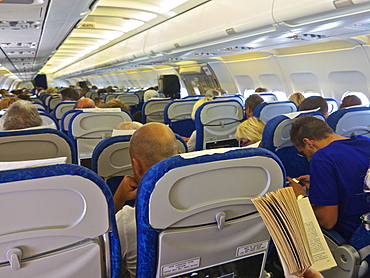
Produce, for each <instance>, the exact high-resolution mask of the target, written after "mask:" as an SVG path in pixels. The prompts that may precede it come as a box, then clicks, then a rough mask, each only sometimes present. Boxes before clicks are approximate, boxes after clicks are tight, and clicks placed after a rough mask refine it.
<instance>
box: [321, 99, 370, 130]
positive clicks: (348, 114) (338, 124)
mask: <svg viewBox="0 0 370 278" xmlns="http://www.w3.org/2000/svg"><path fill="white" fill-rule="evenodd" d="M327 123H328V125H329V126H330V127H331V128H332V129H333V130H334V132H335V133H337V134H339V135H341V136H346V137H349V136H351V135H364V136H367V137H369V136H370V127H369V126H370V107H365V106H361V107H348V108H343V109H339V110H338V111H336V112H334V113H332V114H331V115H329V117H328V119H327Z"/></svg>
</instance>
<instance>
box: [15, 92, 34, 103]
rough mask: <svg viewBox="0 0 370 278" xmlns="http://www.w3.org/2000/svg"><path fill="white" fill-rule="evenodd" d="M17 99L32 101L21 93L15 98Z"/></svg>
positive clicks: (28, 96)
mask: <svg viewBox="0 0 370 278" xmlns="http://www.w3.org/2000/svg"><path fill="white" fill-rule="evenodd" d="M17 98H19V99H22V100H26V101H32V99H31V96H30V95H28V94H25V93H21V94H19V95H18V96H17Z"/></svg>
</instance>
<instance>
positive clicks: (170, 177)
mask: <svg viewBox="0 0 370 278" xmlns="http://www.w3.org/2000/svg"><path fill="white" fill-rule="evenodd" d="M255 165H259V166H258V169H256V166H255ZM251 175H257V178H256V179H255V180H254V179H250V178H249V177H250V176H251ZM284 181H285V174H284V170H283V166H282V164H281V163H280V161H279V159H278V158H277V157H276V156H275V155H274V154H272V153H271V152H269V151H267V150H262V149H223V150H222V151H221V150H208V151H204V152H198V153H194V154H191V155H186V154H183V155H177V156H174V157H170V158H168V159H166V160H164V161H162V162H160V163H158V164H156V165H155V166H153V167H152V168H151V169H149V170H148V172H147V174H146V175H145V176H144V177H143V179H142V181H141V184H140V186H139V191H138V197H137V200H138V201H137V203H136V207H137V219H138V224H137V225H138V262H137V265H138V268H137V277H141V278H144V277H145V278H149V277H166V276H169V275H171V276H177V275H182V274H184V273H189V272H191V273H199V274H200V273H211V272H214V268H215V267H217V268H219V269H223V272H224V273H225V272H227V273H232V272H234V274H236V275H240V276H242V275H244V274H245V271H244V273H243V272H240V267H236V268H235V267H234V266H235V265H237V264H241V265H242V266H244V267H243V268H244V269H246V271H247V272H248V274H249V275H252V277H264V276H262V274H263V270H264V265H265V262H266V257H267V252H268V248H269V244H270V236H269V233H268V231H267V229H266V227H265V225H264V224H263V221H262V219H261V218H260V216H259V214H258V212H257V211H256V209H255V207H254V206H253V204H252V203H251V201H250V199H251V198H255V197H258V196H262V195H264V194H265V193H266V192H269V191H275V190H276V189H278V188H281V187H282V186H283V184H284ZM0 183H1V188H0V193H1V196H2V197H3V198H2V202H1V206H2V211H3V214H4V215H8V217H9V221H7V225H3V226H2V228H1V229H0V230H1V232H0V242H1V244H0V253H1V254H3V255H2V256H1V261H0V262H1V264H0V276H1V277H25V276H27V277H120V271H121V270H120V268H121V262H122V260H121V252H120V247H119V239H118V235H117V227H116V223H115V218H114V205H113V199H112V193H111V192H110V190H109V189H108V187H107V185H106V184H105V182H104V181H103V180H102V179H101V178H100V177H99V176H97V175H96V174H95V173H93V172H92V171H90V170H88V169H86V168H84V167H81V166H77V165H52V166H43V167H36V168H29V169H18V170H9V171H4V172H2V175H1V176H0ZM225 184H228V190H227V191H225V190H224V189H225ZM194 192H196V196H195V195H194ZM195 197H196V198H195ZM19 200H22V205H21V206H14V204H16V203H18V201H19ZM149 200H150V202H149ZM40 204H42V206H40ZM25 208H27V209H25ZM14 215H16V217H13V216H14ZM215 242H222V244H214V243H215ZM185 246H186V248H184V247H185ZM207 268H211V269H209V270H206V269H207ZM190 275H191V274H189V276H190ZM204 277H206V275H204Z"/></svg>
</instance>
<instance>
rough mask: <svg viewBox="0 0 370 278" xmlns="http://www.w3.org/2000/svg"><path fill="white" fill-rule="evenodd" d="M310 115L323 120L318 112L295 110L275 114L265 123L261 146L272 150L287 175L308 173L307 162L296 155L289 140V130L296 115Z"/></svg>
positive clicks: (295, 175)
mask: <svg viewBox="0 0 370 278" xmlns="http://www.w3.org/2000/svg"><path fill="white" fill-rule="evenodd" d="M306 115H312V116H315V117H318V118H320V119H322V120H324V121H325V118H324V116H323V115H322V114H321V113H319V112H297V113H291V114H286V115H280V116H277V117H275V118H273V119H271V120H270V121H268V122H267V123H266V126H265V129H264V131H263V134H262V148H265V149H267V150H270V151H272V152H274V153H275V154H276V155H277V156H278V157H279V159H280V160H281V162H282V163H283V164H284V167H285V170H286V173H287V176H289V177H299V176H301V175H306V174H309V162H308V161H307V159H306V158H304V157H300V156H298V151H297V149H296V148H295V147H294V146H293V144H292V142H291V141H290V134H289V130H290V128H291V125H292V123H293V122H294V120H295V119H296V118H297V117H301V116H306Z"/></svg>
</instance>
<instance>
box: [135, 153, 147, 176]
mask: <svg viewBox="0 0 370 278" xmlns="http://www.w3.org/2000/svg"><path fill="white" fill-rule="evenodd" d="M132 169H133V171H134V175H135V177H137V178H138V179H139V180H141V178H142V177H143V176H144V174H145V172H146V168H145V167H144V164H143V162H142V161H141V160H140V159H137V158H133V159H132Z"/></svg>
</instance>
